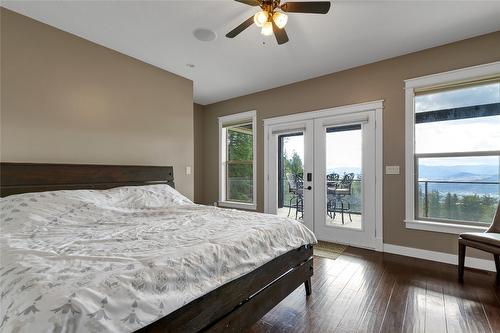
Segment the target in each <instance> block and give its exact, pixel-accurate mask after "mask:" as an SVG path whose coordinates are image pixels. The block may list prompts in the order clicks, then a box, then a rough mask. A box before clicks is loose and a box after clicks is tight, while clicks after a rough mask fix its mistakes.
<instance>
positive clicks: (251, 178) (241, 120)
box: [219, 111, 256, 209]
mask: <svg viewBox="0 0 500 333" xmlns="http://www.w3.org/2000/svg"><path fill="white" fill-rule="evenodd" d="M255 118H256V114H255V111H250V112H244V113H239V114H235V115H229V116H224V117H220V118H219V143H220V144H219V150H220V152H219V156H220V163H219V175H220V178H219V205H220V206H226V207H233V208H243V209H256V191H255V187H256V186H255V185H256V159H255V147H256V144H255V137H256V128H255Z"/></svg>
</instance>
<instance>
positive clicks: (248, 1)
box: [234, 0, 260, 6]
mask: <svg viewBox="0 0 500 333" xmlns="http://www.w3.org/2000/svg"><path fill="white" fill-rule="evenodd" d="M234 1H236V2H241V3H244V4H245V5H249V6H260V1H259V0H234Z"/></svg>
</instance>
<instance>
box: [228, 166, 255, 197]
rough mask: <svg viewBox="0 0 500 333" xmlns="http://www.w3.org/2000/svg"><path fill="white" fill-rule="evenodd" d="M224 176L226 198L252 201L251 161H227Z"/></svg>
mask: <svg viewBox="0 0 500 333" xmlns="http://www.w3.org/2000/svg"><path fill="white" fill-rule="evenodd" d="M226 178H227V180H226V191H227V194H226V200H229V201H238V202H245V203H252V202H253V165H252V163H237V162H232V163H228V164H227V176H226Z"/></svg>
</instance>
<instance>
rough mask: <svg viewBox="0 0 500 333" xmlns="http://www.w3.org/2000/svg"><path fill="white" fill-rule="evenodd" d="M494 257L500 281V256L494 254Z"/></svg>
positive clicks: (498, 281)
mask: <svg viewBox="0 0 500 333" xmlns="http://www.w3.org/2000/svg"><path fill="white" fill-rule="evenodd" d="M493 258H495V268H496V269H497V283H500V256H499V255H498V254H494V255H493Z"/></svg>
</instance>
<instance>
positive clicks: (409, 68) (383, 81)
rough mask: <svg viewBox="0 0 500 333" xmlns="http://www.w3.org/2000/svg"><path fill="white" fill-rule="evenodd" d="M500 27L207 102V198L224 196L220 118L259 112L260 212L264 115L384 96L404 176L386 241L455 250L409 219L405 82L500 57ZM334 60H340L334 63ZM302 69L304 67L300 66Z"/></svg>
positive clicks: (392, 195) (390, 183)
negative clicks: (220, 192)
mask: <svg viewBox="0 0 500 333" xmlns="http://www.w3.org/2000/svg"><path fill="white" fill-rule="evenodd" d="M499 46H500V32H495V33H492V34H488V35H484V36H480V37H476V38H472V39H469V40H464V41H461V42H457V43H453V44H449V45H445V46H441V47H436V48H432V49H428V50H424V51H421V52H417V53H413V54H408V55H404V56H401V57H397V58H393V59H389V60H384V61H381V62H377V63H373V64H369V65H366V66H361V67H357V68H354V69H350V70H346V71H342V72H338V73H334V74H330V75H326V76H322V77H319V78H315V79H311V80H307V81H302V82H298V83H295V84H291V85H288V86H284V87H280V88H276V89H271V90H267V91H263V92H259V93H255V94H251V95H248V96H243V97H238V98H234V99H231V100H228V101H224V102H220V103H216V104H212V105H208V106H205V107H204V110H203V135H202V137H201V138H200V140H197V141H196V145H202V146H203V149H204V158H203V185H202V186H200V187H197V188H196V191H197V194H198V195H199V196H202V197H203V202H205V203H211V202H213V201H216V200H217V197H218V194H217V191H218V186H217V178H218V177H217V158H218V157H217V156H218V153H217V149H218V147H217V145H218V133H217V130H218V129H217V117H219V116H222V115H227V114H232V113H238V112H242V111H248V110H257V118H258V120H257V124H258V125H259V126H258V142H257V150H258V153H257V158H258V160H257V162H258V167H257V180H258V182H257V191H258V192H257V193H258V209H259V210H260V211H262V209H263V206H264V202H263V201H264V193H263V187H264V179H263V175H264V170H263V161H264V158H263V151H264V143H263V139H262V138H263V126H262V119H264V118H269V117H275V116H282V115H288V114H293V113H299V112H304V111H310V110H319V109H325V108H330V107H334V106H341V105H348V104H355V103H361V102H367V101H373V100H380V99H383V100H385V103H384V105H385V108H384V111H383V113H384V164H385V165H401V166H402V174H401V175H398V176H391V175H389V176H384V242H385V243H390V244H396V245H401V246H408V247H416V248H422V249H427V250H433V251H441V252H450V253H455V252H456V248H457V244H456V243H457V237H456V236H454V235H449V234H443V233H434V232H427V231H417V230H409V229H406V228H405V226H404V224H403V219H404V213H405V212H404V207H405V205H404V189H405V186H404V176H403V175H404V157H405V154H404V112H405V110H404V91H403V80H405V79H409V78H414V77H418V76H422V75H427V74H432V73H438V72H443V71H448V70H452V69H457V68H462V67H467V66H473V65H478V64H483V63H488V62H493V61H499V60H500V47H499ZM332 61H334V60H332ZM298 70H300V68H299V69H298Z"/></svg>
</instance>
